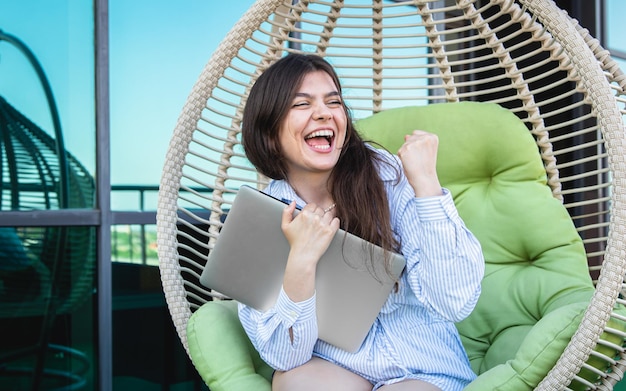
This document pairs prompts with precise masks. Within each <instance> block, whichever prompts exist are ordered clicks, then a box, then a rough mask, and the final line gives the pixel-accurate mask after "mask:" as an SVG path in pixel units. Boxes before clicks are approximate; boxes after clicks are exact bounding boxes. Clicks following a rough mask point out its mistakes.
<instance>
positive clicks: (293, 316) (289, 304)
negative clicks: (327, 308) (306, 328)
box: [275, 288, 316, 327]
mask: <svg viewBox="0 0 626 391" xmlns="http://www.w3.org/2000/svg"><path fill="white" fill-rule="evenodd" d="M315 302H316V299H315V293H314V294H313V296H311V298H309V299H307V300H304V301H300V302H297V303H296V302H294V301H292V300H291V299H290V298H289V296H287V293H285V291H284V289H283V288H280V294H279V295H278V299H277V300H276V306H275V309H276V313H277V314H278V315H279V316H280V317H281V318H282V319H283V320H284V321H285V322H286V323H287V324H288V326H289V327H291V326H293V324H294V323H296V322H304V321H307V320H310V319H314V318H315Z"/></svg>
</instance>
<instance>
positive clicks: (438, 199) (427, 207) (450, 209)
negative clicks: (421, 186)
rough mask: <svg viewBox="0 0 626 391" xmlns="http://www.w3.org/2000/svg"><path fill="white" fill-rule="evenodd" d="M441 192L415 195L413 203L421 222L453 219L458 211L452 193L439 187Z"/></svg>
mask: <svg viewBox="0 0 626 391" xmlns="http://www.w3.org/2000/svg"><path fill="white" fill-rule="evenodd" d="M441 190H442V192H443V194H442V195H440V196H433V197H419V198H418V197H415V198H413V204H414V205H415V207H416V209H417V213H418V216H419V219H420V221H421V222H427V221H437V220H444V219H455V218H457V217H458V215H459V213H458V211H457V210H456V206H455V205H454V200H453V199H452V194H450V190H448V189H446V188H442V189H441Z"/></svg>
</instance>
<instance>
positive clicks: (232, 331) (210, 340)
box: [187, 301, 273, 391]
mask: <svg viewBox="0 0 626 391" xmlns="http://www.w3.org/2000/svg"><path fill="white" fill-rule="evenodd" d="M187 342H188V345H189V355H190V356H191V359H192V361H193V364H194V366H195V367H196V369H197V371H198V373H199V374H200V376H201V377H202V380H204V382H205V383H206V384H207V385H208V386H209V388H210V389H211V391H250V390H255V391H256V390H258V391H270V390H271V384H270V379H271V377H272V373H273V370H272V369H271V368H270V367H269V365H267V364H266V363H265V362H263V360H261V357H260V356H259V354H258V353H257V351H256V350H255V349H254V347H253V346H252V343H251V342H250V340H249V339H248V336H247V335H246V333H245V331H244V330H243V327H242V326H241V323H240V322H239V318H238V316H237V303H236V302H234V301H210V302H207V303H205V304H204V305H202V306H201V307H200V308H199V309H198V310H197V311H196V312H194V313H193V315H192V316H191V318H190V319H189V323H188V324H187Z"/></svg>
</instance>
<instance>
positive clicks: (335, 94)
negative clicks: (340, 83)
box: [295, 91, 341, 98]
mask: <svg viewBox="0 0 626 391" xmlns="http://www.w3.org/2000/svg"><path fill="white" fill-rule="evenodd" d="M295 96H296V97H302V98H312V97H313V96H312V95H311V94H308V93H306V92H296V95H295ZM331 96H339V97H341V95H340V94H339V92H338V91H331V92H328V93H326V94H325V95H324V98H329V97H331Z"/></svg>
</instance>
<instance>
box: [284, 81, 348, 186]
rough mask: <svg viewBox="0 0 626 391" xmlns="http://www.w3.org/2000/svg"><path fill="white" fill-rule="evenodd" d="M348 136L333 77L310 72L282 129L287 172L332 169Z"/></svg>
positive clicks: (315, 171) (288, 174) (299, 172)
mask: <svg viewBox="0 0 626 391" xmlns="http://www.w3.org/2000/svg"><path fill="white" fill-rule="evenodd" d="M345 138H346V113H345V111H344V107H343V104H342V101H341V95H340V94H339V91H338V90H337V87H336V86H335V84H334V83H333V79H332V78H331V77H330V75H328V74H327V73H326V72H324V71H315V72H311V73H308V74H307V75H306V76H305V77H304V80H303V81H302V85H301V86H300V88H298V90H297V91H296V96H295V98H294V100H293V102H291V108H290V109H289V112H288V113H287V116H286V118H285V120H284V121H283V123H282V125H281V127H280V130H279V140H280V146H281V149H282V153H283V155H284V156H285V158H286V165H287V176H288V177H289V178H293V176H294V175H301V174H304V175H306V174H308V173H322V172H330V171H331V170H332V168H333V167H334V166H335V164H336V163H337V161H338V160H339V154H340V153H341V147H342V146H343V143H344V140H345Z"/></svg>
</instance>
